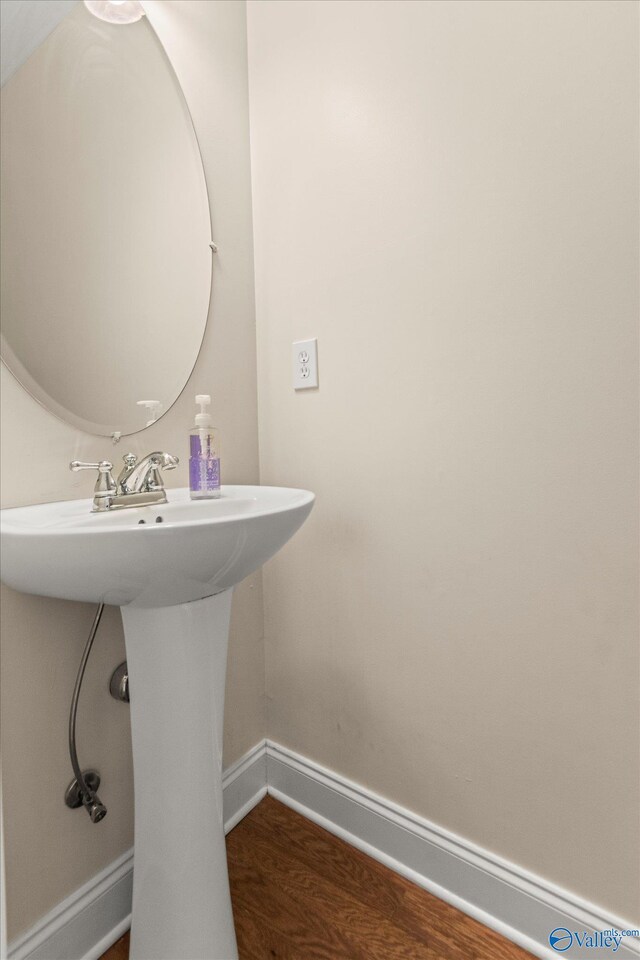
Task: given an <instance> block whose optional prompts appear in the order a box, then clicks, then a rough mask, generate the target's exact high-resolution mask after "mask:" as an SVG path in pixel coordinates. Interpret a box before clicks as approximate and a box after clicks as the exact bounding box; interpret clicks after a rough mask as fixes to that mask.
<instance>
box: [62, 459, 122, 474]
mask: <svg viewBox="0 0 640 960" xmlns="http://www.w3.org/2000/svg"><path fill="white" fill-rule="evenodd" d="M69 470H73V472H74V473H77V472H78V470H98V472H99V473H101V474H102V473H109V472H110V471H111V470H113V464H112V463H109V461H108V460H101V461H100V462H99V463H83V462H82V460H72V461H71V463H70V464H69Z"/></svg>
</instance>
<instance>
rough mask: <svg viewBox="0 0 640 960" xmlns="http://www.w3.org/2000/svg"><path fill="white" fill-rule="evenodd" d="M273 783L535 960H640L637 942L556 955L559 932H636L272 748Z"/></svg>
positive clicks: (287, 799) (322, 821) (306, 811)
mask: <svg viewBox="0 0 640 960" xmlns="http://www.w3.org/2000/svg"><path fill="white" fill-rule="evenodd" d="M267 783H268V792H269V793H270V794H271V795H272V796H274V797H275V798H277V799H278V800H281V801H282V802H283V803H286V804H287V805H288V806H290V807H292V808H293V809H294V810H297V811H298V812H299V813H301V814H302V815H303V816H305V817H308V818H309V819H310V820H313V821H315V822H316V823H318V824H319V825H320V826H322V827H324V828H325V829H326V830H329V831H330V832H331V833H334V834H336V835H337V836H339V837H342V839H344V840H346V841H347V842H348V843H350V844H352V845H353V846H354V847H357V848H358V849H360V850H362V851H363V852H364V853H366V854H368V855H369V856H371V857H374V858H375V859H376V860H379V861H380V862H382V863H384V864H385V865H386V866H388V867H390V868H391V869H392V870H395V871H396V872H397V873H399V874H402V876H405V877H407V878H408V879H409V880H411V881H413V882H414V883H417V884H418V885H419V886H421V887H424V888H425V889H426V890H428V891H429V892H430V893H433V894H434V895H435V896H437V897H440V899H442V900H445V901H447V903H450V904H452V905H453V906H454V907H457V908H458V909H459V910H462V911H463V912H464V913H467V914H469V915H470V916H472V917H474V918H475V919H477V920H479V921H480V922H481V923H484V924H485V925H486V926H487V927H491V928H492V929H493V930H497V931H498V932H499V933H501V934H503V935H504V936H505V937H508V938H509V939H510V940H513V941H514V942H515V943H517V944H519V945H520V946H521V947H523V948H524V949H525V950H529V951H530V952H531V953H532V954H534V956H536V957H541V958H544V960H551V958H557V957H559V956H563V957H567V958H570V960H579V958H580V957H582V958H585V957H589V956H591V957H594V958H595V957H597V958H598V960H604V958H605V957H608V956H612V957H616V958H618V960H622V958H624V960H629V958H632V957H634V958H637V957H638V956H640V943H639V941H638V940H637V939H636V938H628V939H626V938H625V939H623V941H622V942H623V943H624V947H623V946H620V948H619V949H618V950H617V952H615V953H613V952H612V951H611V950H609V949H604V950H597V949H596V950H594V949H588V948H580V947H575V948H574V947H573V946H572V947H571V948H570V949H569V950H566V951H565V952H563V953H557V952H556V951H555V950H553V949H552V948H551V946H550V945H549V939H548V938H549V934H550V933H551V931H553V930H554V929H555V928H556V927H567V929H568V930H570V931H574V930H577V931H578V933H580V935H582V933H583V931H585V930H586V931H587V932H590V931H603V930H609V929H612V928H614V927H615V928H616V929H618V930H628V929H630V928H631V927H633V926H634V925H633V924H631V923H628V922H625V921H623V920H621V919H620V918H619V917H613V916H610V915H609V914H608V913H607V912H606V911H604V910H602V909H600V908H599V907H596V906H595V905H594V904H591V903H587V902H586V901H584V900H582V899H581V898H580V897H578V896H576V895H575V894H573V893H570V892H569V891H567V890H563V889H562V888H560V887H558V886H556V885H554V884H552V883H550V882H548V881H547V880H544V879H542V878H541V877H538V876H535V875H534V874H531V873H529V872H528V871H526V870H523V869H522V868H520V867H518V866H516V865H515V864H513V863H510V862H509V861H507V860H504V859H502V858H501V857H498V856H496V855H495V854H493V853H491V852H490V851H488V850H483V849H482V848H481V847H478V846H477V845H476V844H473V843H471V842H470V841H468V840H465V839H464V838H463V837H459V836H456V835H455V834H453V833H451V832H449V831H447V830H444V829H442V828H441V827H438V826H436V824H433V823H430V822H429V821H428V820H424V819H423V818H421V817H417V816H416V815H415V814H413V813H411V812H410V811H408V810H405V809H403V808H402V807H400V806H398V805H397V804H394V803H391V802H389V801H388V800H385V799H384V798H383V797H379V796H377V795H376V794H374V793H372V792H371V791H369V790H366V789H363V788H362V787H360V786H359V785H358V784H355V783H353V782H351V781H350V780H347V779H346V778H345V777H341V776H339V775H338V774H336V773H334V772H333V771H331V770H327V769H326V768H324V767H321V766H320V765H319V764H317V763H313V762H312V761H310V760H307V759H306V758H305V757H301V756H299V755H298V754H296V753H294V752H293V751H292V750H288V749H286V748H285V747H282V746H279V745H278V744H276V743H271V742H270V741H267ZM625 941H626V942H625Z"/></svg>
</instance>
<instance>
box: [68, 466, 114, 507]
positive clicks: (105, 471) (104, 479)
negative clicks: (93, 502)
mask: <svg viewBox="0 0 640 960" xmlns="http://www.w3.org/2000/svg"><path fill="white" fill-rule="evenodd" d="M69 469H70V470H73V472H74V473H77V472H78V471H79V470H97V471H98V479H97V480H96V485H95V488H94V491H93V493H94V498H95V497H98V498H100V497H110V496H112V494H114V493H115V489H116V484H115V480H114V479H113V477H112V476H111V471H112V470H113V464H112V463H110V462H109V460H100V462H99V463H83V462H82V461H81V460H72V461H71V463H70V464H69Z"/></svg>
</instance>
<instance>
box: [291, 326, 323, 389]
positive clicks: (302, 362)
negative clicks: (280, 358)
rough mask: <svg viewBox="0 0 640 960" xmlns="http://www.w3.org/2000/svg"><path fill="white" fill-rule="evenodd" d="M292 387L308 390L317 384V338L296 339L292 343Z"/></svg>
mask: <svg viewBox="0 0 640 960" xmlns="http://www.w3.org/2000/svg"><path fill="white" fill-rule="evenodd" d="M292 346H293V350H292V360H293V389H294V390H309V389H311V388H312V387H317V386H318V340H317V339H316V337H314V338H313V340H296V341H295V342H294V343H293V345H292Z"/></svg>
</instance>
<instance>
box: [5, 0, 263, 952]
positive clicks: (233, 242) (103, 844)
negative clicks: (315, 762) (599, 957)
mask: <svg viewBox="0 0 640 960" xmlns="http://www.w3.org/2000/svg"><path fill="white" fill-rule="evenodd" d="M145 6H146V7H147V10H148V12H149V15H150V19H151V20H152V22H153V23H154V24H155V25H156V27H157V30H158V33H159V34H160V37H161V39H162V41H163V43H164V44H165V47H166V49H167V51H168V53H169V56H170V58H171V60H172V62H173V64H174V67H175V69H176V72H177V74H178V77H179V79H180V81H181V83H182V85H183V89H184V92H185V96H186V98H187V102H188V103H189V106H190V108H191V111H192V113H193V119H194V124H195V127H196V131H197V134H198V137H199V140H200V145H201V149H202V154H203V159H204V166H205V172H206V176H207V181H208V185H209V189H210V194H211V198H212V211H211V212H212V220H213V231H214V238H215V239H216V241H217V242H218V243H219V245H220V252H219V254H218V256H217V258H216V259H215V262H214V279H213V284H214V287H213V289H214V293H213V304H212V310H211V317H210V325H209V327H208V329H207V334H206V339H205V344H204V349H203V352H202V355H201V357H200V359H199V361H198V365H197V367H196V370H195V372H194V374H193V376H192V378H191V380H190V382H189V385H188V387H187V390H186V392H185V394H184V395H183V396H182V397H181V398H180V400H179V401H178V403H177V404H176V405H175V407H174V408H173V409H172V410H171V411H170V412H169V413H168V414H167V415H166V416H165V417H164V418H163V419H162V420H161V421H160V422H159V423H158V424H157V425H155V426H154V427H152V428H150V429H148V430H146V431H144V432H143V433H142V434H139V435H137V436H135V437H134V438H132V439H131V441H128V440H127V441H123V444H124V445H125V446H126V448H127V449H129V448H131V449H133V451H134V452H136V453H138V454H143V453H147V452H148V451H149V450H151V449H154V448H157V447H161V448H163V449H166V450H169V451H170V452H173V453H176V454H178V455H179V456H181V457H182V463H181V465H180V467H179V468H178V470H176V471H175V472H174V473H172V474H168V475H167V481H168V485H170V486H180V485H185V484H186V483H187V482H188V476H187V468H186V460H187V456H188V439H187V433H188V430H189V428H190V424H191V420H192V415H193V395H194V394H195V393H201V392H211V393H212V394H213V397H214V406H215V410H216V417H215V419H216V421H217V424H218V425H219V426H220V428H221V431H222V440H223V444H224V447H223V471H224V480H225V481H226V482H229V483H254V482H256V481H257V479H258V453H257V425H256V398H255V390H256V384H255V326H254V305H253V273H252V271H253V262H252V237H251V198H250V181H249V146H248V135H249V134H248V114H247V67H246V31H245V9H244V4H242V3H237V2H235V0H218V2H216V3H200V2H198V0H179V2H178V0H163V2H162V3H160V2H158V0H153V2H151V0H148V2H147V3H146V4H145ZM123 29H126V28H123ZM176 322H177V324H179V318H176ZM72 364H73V360H72V359H71V360H70V368H71V367H72ZM2 377H3V384H2V386H3V403H2V443H3V447H2V494H3V505H4V506H16V505H19V504H25V503H36V502H40V501H46V500H55V499H67V498H73V497H78V496H90V494H91V490H92V479H91V477H90V476H89V475H88V474H84V475H82V474H80V475H74V474H71V473H70V472H69V470H68V462H69V460H71V459H73V458H76V457H77V458H79V459H83V460H95V459H97V458H99V457H102V456H105V455H106V456H110V455H113V456H120V455H121V454H124V453H126V452H127V449H125V448H124V446H122V445H121V446H122V449H120V448H117V449H115V450H114V449H113V448H111V446H110V443H109V441H108V440H105V439H96V438H93V437H90V436H87V435H85V434H81V433H78V432H77V431H75V430H72V429H71V428H69V427H67V426H65V425H64V424H63V423H61V422H59V421H57V420H55V419H54V418H53V417H51V416H50V415H48V414H47V413H46V412H45V411H44V410H43V409H42V408H41V407H39V406H38V405H37V404H36V403H35V402H34V401H33V400H32V399H31V398H30V397H29V396H28V395H27V394H26V393H25V392H24V391H23V390H22V389H21V388H20V387H19V386H18V385H17V384H16V382H15V381H14V380H13V378H12V377H11V375H10V374H7V373H6V371H5V370H4V369H3V371H2ZM2 613H3V629H2V649H1V654H2V689H1V695H2V748H3V778H2V779H3V788H4V815H5V826H6V836H5V840H6V867H7V900H8V906H7V913H8V927H9V929H8V935H9V939H12V938H14V937H15V936H16V935H17V934H19V933H20V932H21V931H22V930H23V929H25V928H26V927H28V926H29V925H31V924H32V923H34V922H35V921H36V920H37V919H38V918H39V917H40V916H42V914H44V913H45V912H46V911H48V910H49V909H51V908H52V907H53V906H54V905H55V904H56V903H57V902H58V901H60V900H61V899H62V898H63V897H65V896H66V895H68V894H69V893H71V892H72V891H73V890H74V889H76V888H77V887H78V886H79V885H80V884H82V883H83V882H84V881H85V880H87V879H88V878H89V877H91V876H93V875H94V874H95V873H96V872H97V871H98V870H100V869H101V868H102V867H104V866H105V865H106V864H108V863H110V862H111V861H112V860H114V859H115V858H116V857H117V856H118V855H119V854H120V853H122V852H123V851H124V850H126V849H128V848H129V847H130V846H131V844H132V842H133V836H132V812H133V811H132V785H131V755H130V741H129V728H128V711H127V708H126V707H124V706H123V705H122V704H119V703H116V702H115V701H114V700H112V699H111V698H110V697H109V694H108V691H107V685H108V680H109V677H110V674H111V671H112V670H113V668H114V667H116V666H117V664H118V663H119V662H120V661H121V660H123V659H124V655H125V654H124V646H123V641H122V628H121V624H120V620H119V615H118V613H117V611H116V610H115V609H110V610H109V612H108V614H107V616H106V622H105V623H104V627H101V631H100V634H99V635H98V639H97V641H96V645H95V648H94V653H93V654H92V656H91V660H90V663H89V667H88V670H87V677H86V682H85V685H84V687H83V693H82V701H81V708H80V717H79V754H80V759H81V762H82V763H83V765H84V766H93V765H95V766H96V767H97V768H98V769H99V770H100V773H101V774H102V776H103V784H104V785H103V786H102V787H101V788H100V795H101V797H102V799H103V800H104V802H105V804H106V805H107V807H108V808H109V814H108V816H107V818H106V819H105V820H104V821H103V822H102V823H100V824H99V825H97V826H94V825H92V824H91V823H90V822H89V819H88V817H87V816H86V815H84V814H83V813H82V812H81V811H69V810H67V808H66V807H65V806H64V805H63V803H62V796H63V793H64V790H65V787H66V785H67V783H68V782H69V780H70V779H71V772H70V767H69V761H68V758H67V753H66V735H67V714H68V709H69V701H70V697H71V692H72V689H73V683H74V679H75V673H76V670H77V666H78V662H79V658H80V654H81V652H82V648H83V646H84V642H85V640H86V635H87V632H88V629H89V626H90V623H91V618H92V614H93V608H92V607H90V606H85V605H83V604H73V603H66V602H62V601H52V600H45V599H42V598H38V597H33V596H24V595H20V594H17V593H14V592H12V591H10V590H6V589H3V604H2ZM263 736H264V654H263V644H262V594H261V579H260V574H256V575H254V576H252V577H250V578H249V579H248V580H247V581H245V582H244V583H243V584H242V585H241V586H240V587H239V588H238V590H237V593H236V597H235V600H234V608H233V622H232V633H231V642H230V651H229V668H228V675H227V713H226V728H225V763H226V764H229V763H230V762H232V761H234V760H235V759H237V758H238V757H239V756H241V755H242V754H243V753H244V752H245V751H246V750H247V749H249V748H250V747H251V746H253V744H254V743H256V741H258V740H260V739H261V738H262V737H263ZM185 815H188V810H187V808H185Z"/></svg>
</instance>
